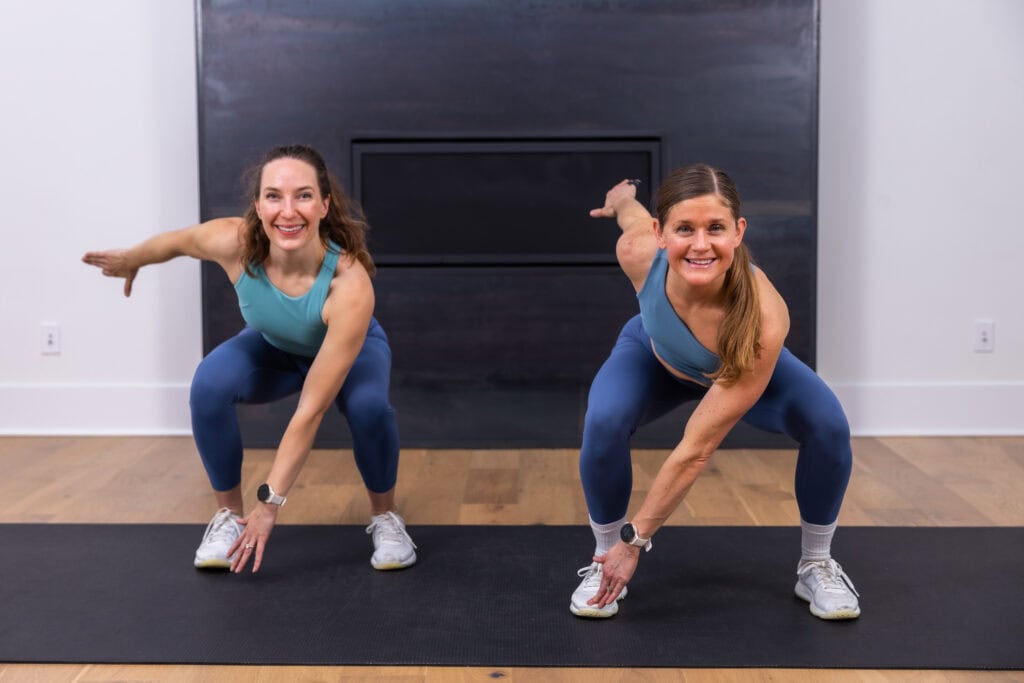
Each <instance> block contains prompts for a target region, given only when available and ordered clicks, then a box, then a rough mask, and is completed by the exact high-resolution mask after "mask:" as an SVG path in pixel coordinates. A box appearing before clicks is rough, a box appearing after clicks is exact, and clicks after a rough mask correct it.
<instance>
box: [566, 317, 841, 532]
mask: <svg viewBox="0 0 1024 683" xmlns="http://www.w3.org/2000/svg"><path fill="white" fill-rule="evenodd" d="M706 391H707V390H706V389H705V388H704V387H701V386H699V385H697V384H695V383H693V382H687V381H683V380H679V379H677V378H676V377H675V376H673V375H672V374H670V373H669V372H668V371H667V370H665V368H664V367H662V365H661V363H659V362H658V360H657V358H655V357H654V353H653V352H652V351H651V340H650V337H648V336H647V333H646V332H645V331H644V328H643V324H642V323H641V321H640V316H639V315H638V316H636V317H635V318H633V319H632V320H630V321H629V322H628V323H626V326H625V327H623V328H622V332H621V333H620V334H619V339H618V341H617V342H616V343H615V347H614V348H613V349H612V352H611V354H610V355H609V357H608V360H606V361H605V362H604V365H602V366H601V369H600V370H599V371H598V373H597V375H596V376H595V377H594V382H593V384H592V385H591V387H590V398H589V402H588V405H587V415H586V419H585V421H584V425H583V447H582V449H581V450H580V478H581V479H582V481H583V492H584V495H585V496H586V499H587V508H588V510H589V512H590V517H591V519H593V520H594V521H595V522H597V523H599V524H609V523H611V522H614V521H616V520H619V519H622V518H623V517H624V516H625V515H626V511H627V508H628V506H629V496H630V492H631V491H632V488H633V468H632V463H631V461H630V452H629V439H630V437H631V436H632V435H633V432H635V431H636V429H637V427H639V426H640V425H643V424H646V423H648V422H651V421H652V420H654V419H656V418H658V417H660V416H662V415H664V414H665V413H667V412H669V411H670V410H672V409H673V408H675V407H677V406H679V405H681V404H683V403H685V402H687V401H697V400H700V398H701V397H703V396H704V394H705V392H706ZM742 419H743V421H744V422H746V423H748V424H750V425H753V426H754V427H757V428H759V429H762V430H765V431H768V432H775V433H782V434H786V435H787V436H789V437H790V438H792V439H793V440H795V441H796V442H797V443H798V444H799V445H800V451H799V455H798V457H797V461H796V484H795V488H796V501H797V505H798V506H799V508H800V516H801V517H802V518H803V519H804V521H807V522H810V523H812V524H831V523H832V522H834V521H835V520H836V518H837V517H838V516H839V507H840V505H842V502H843V495H844V494H845V492H846V484H847V482H848V481H849V479H850V469H851V467H852V463H853V453H852V450H851V448H850V427H849V424H848V423H847V421H846V415H845V414H844V413H843V408H842V406H841V405H840V404H839V400H838V399H836V397H835V395H834V394H833V393H832V391H831V389H829V388H828V386H827V385H826V384H825V382H823V381H822V380H821V378H820V377H818V376H817V375H816V374H815V373H814V371H813V370H811V369H810V368H809V367H807V366H806V365H805V364H804V363H802V362H801V361H800V360H799V359H798V358H797V357H796V356H794V355H793V354H792V353H790V352H789V350H788V349H785V348H784V349H782V354H781V355H780V356H779V361H778V363H777V364H776V366H775V372H774V373H773V374H772V378H771V381H769V383H768V386H767V388H766V389H765V391H764V394H762V396H761V398H760V399H759V400H758V401H757V403H755V404H754V406H753V407H752V408H751V409H750V410H749V411H748V412H747V414H746V415H744V416H743V418H742Z"/></svg>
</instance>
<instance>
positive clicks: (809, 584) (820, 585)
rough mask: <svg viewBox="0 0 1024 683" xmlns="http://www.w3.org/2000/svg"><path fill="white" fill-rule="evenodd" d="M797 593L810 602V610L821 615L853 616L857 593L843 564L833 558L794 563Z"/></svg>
mask: <svg viewBox="0 0 1024 683" xmlns="http://www.w3.org/2000/svg"><path fill="white" fill-rule="evenodd" d="M796 574H797V576H798V577H799V578H798V579H797V582H796V588H795V592H796V594H797V596H799V597H800V598H802V599H804V600H806V601H807V602H809V603H810V605H811V614H813V615H814V616H816V617H821V618H822V619H856V618H857V617H859V616H860V604H859V603H858V601H857V598H858V597H860V593H858V592H857V589H856V588H854V587H853V581H851V580H850V577H849V576H847V575H846V574H845V573H843V568H842V567H840V566H839V563H838V562H836V561H835V560H833V559H828V560H820V561H818V562H802V563H800V565H799V566H798V567H797V570H796Z"/></svg>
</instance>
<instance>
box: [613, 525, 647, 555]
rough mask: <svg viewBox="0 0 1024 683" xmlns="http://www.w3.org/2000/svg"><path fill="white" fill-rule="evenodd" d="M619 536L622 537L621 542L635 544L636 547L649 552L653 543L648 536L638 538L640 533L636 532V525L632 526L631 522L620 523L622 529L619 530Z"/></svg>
mask: <svg viewBox="0 0 1024 683" xmlns="http://www.w3.org/2000/svg"><path fill="white" fill-rule="evenodd" d="M619 537H620V538H622V542H623V543H625V544H627V545H635V546H636V547H638V548H643V549H644V550H646V551H648V552H650V550H651V548H653V547H654V544H653V543H651V539H649V538H640V534H638V533H637V532H636V527H635V526H633V523H632V522H628V523H626V524H624V525H622V529H621V530H619Z"/></svg>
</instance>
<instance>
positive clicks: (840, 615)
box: [793, 583, 860, 621]
mask: <svg viewBox="0 0 1024 683" xmlns="http://www.w3.org/2000/svg"><path fill="white" fill-rule="evenodd" d="M802 588H803V584H799V583H798V584H797V585H796V588H795V589H794V590H793V592H794V593H795V594H796V597H798V598H800V599H801V600H803V601H804V602H806V603H807V607H808V609H810V611H811V614H813V615H814V616H816V617H818V618H819V619H826V620H829V621H834V620H841V619H856V618H857V617H859V616H860V607H855V608H853V609H840V610H835V611H834V612H826V611H825V610H823V609H820V608H818V607H817V606H816V605H815V604H814V601H812V600H811V598H810V596H808V595H805V594H804V593H803V592H802V591H801V589H802Z"/></svg>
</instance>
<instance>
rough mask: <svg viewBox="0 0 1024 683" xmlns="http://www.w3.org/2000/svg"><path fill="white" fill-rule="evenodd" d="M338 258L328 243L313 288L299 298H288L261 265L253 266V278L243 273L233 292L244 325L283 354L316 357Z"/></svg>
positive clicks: (335, 248)
mask: <svg viewBox="0 0 1024 683" xmlns="http://www.w3.org/2000/svg"><path fill="white" fill-rule="evenodd" d="M340 255H341V247H339V246H338V245H337V244H335V243H334V242H330V243H329V245H328V248H327V253H326V254H325V255H324V262H323V265H322V266H320V272H319V273H318V274H317V276H316V280H315V281H314V282H313V286H312V287H310V288H309V291H307V292H306V293H305V294H303V295H301V296H288V295H287V294H285V293H284V292H282V291H281V290H279V289H278V288H277V287H275V286H274V284H273V283H272V282H271V281H270V278H268V277H267V273H266V271H264V270H263V264H262V263H261V264H259V265H255V266H252V271H253V273H254V274H255V277H250V276H249V274H248V273H246V272H245V270H243V271H242V275H241V277H239V278H238V281H237V282H235V293H236V294H237V295H238V306H239V308H240V309H241V310H242V318H244V319H245V323H246V324H247V325H248V326H249V327H251V328H253V329H255V330H259V331H260V333H262V334H263V338H264V339H266V340H267V342H268V343H270V344H271V345H273V346H276V347H277V348H279V349H281V350H282V351H287V352H288V353H294V354H297V355H300V356H306V357H309V358H312V357H313V356H315V355H316V354H317V352H318V351H319V350H320V345H321V344H323V341H324V337H325V336H327V325H324V321H323V317H322V312H323V308H324V301H326V300H327V292H328V289H329V288H330V285H331V280H333V279H334V269H335V267H336V266H337V265H338V257H339V256H340Z"/></svg>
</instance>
